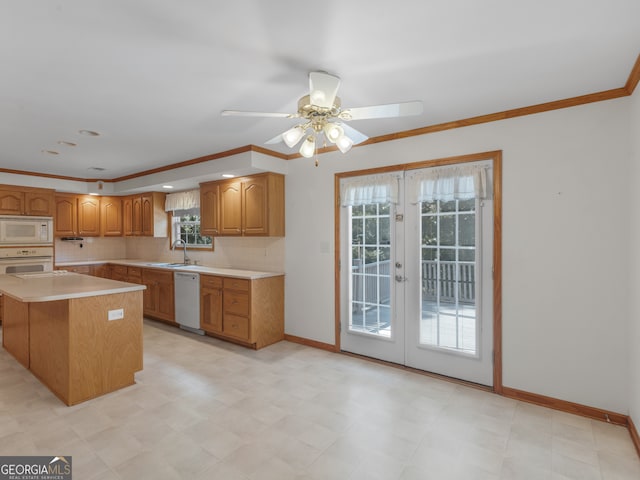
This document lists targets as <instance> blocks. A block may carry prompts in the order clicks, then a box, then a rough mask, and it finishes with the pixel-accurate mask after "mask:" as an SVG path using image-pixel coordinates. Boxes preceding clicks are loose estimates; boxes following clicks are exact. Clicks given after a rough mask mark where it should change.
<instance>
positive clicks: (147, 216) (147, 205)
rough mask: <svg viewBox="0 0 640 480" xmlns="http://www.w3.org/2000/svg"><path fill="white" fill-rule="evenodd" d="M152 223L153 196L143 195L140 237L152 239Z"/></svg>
mask: <svg viewBox="0 0 640 480" xmlns="http://www.w3.org/2000/svg"><path fill="white" fill-rule="evenodd" d="M153 221H154V217H153V196H152V195H151V194H146V193H145V194H144V195H142V235H144V236H145V237H153V231H154V228H153V227H154V224H153Z"/></svg>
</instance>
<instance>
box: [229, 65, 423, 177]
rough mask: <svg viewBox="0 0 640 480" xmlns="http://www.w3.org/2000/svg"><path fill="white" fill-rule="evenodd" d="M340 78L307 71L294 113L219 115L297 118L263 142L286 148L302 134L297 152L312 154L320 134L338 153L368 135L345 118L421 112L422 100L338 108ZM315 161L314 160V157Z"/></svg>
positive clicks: (234, 112) (402, 115) (398, 115)
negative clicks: (305, 85) (305, 84)
mask: <svg viewBox="0 0 640 480" xmlns="http://www.w3.org/2000/svg"><path fill="white" fill-rule="evenodd" d="M339 86H340V78H339V77H337V76H335V75H331V74H329V73H327V72H322V71H317V72H310V73H309V95H305V96H304V97H302V98H300V100H298V111H297V112H296V113H271V112H248V111H241V110H223V111H222V115H235V116H244V117H273V118H300V119H302V122H301V123H299V124H298V125H296V126H294V127H292V128H290V129H289V130H287V131H285V132H283V133H281V134H280V135H278V136H276V137H274V138H272V139H271V140H268V141H267V142H265V143H267V144H274V143H278V142H284V143H285V144H286V145H287V146H288V147H289V148H292V147H294V146H295V145H297V144H298V142H300V140H302V138H303V137H305V135H306V138H305V140H304V141H303V142H302V146H301V147H300V150H299V152H300V155H302V156H303V157H306V158H311V157H313V155H314V153H315V152H316V148H317V143H318V139H319V137H320V136H322V135H324V138H325V146H326V140H328V141H329V142H330V143H333V144H335V145H336V146H337V147H338V149H339V150H340V151H341V152H342V153H346V152H348V151H349V150H350V149H351V147H352V146H353V145H357V144H359V143H362V142H364V141H365V140H367V139H368V138H369V137H367V136H366V135H365V134H364V133H362V132H359V131H358V130H356V129H355V128H353V127H350V126H349V125H347V124H346V123H344V122H346V121H349V120H363V119H370V118H390V117H404V116H407V115H419V114H420V113H422V102H421V101H414V102H402V103H390V104H387V105H371V106H368V107H356V108H344V109H343V108H342V102H341V101H340V97H338V96H337V93H338V87H339ZM316 165H317V160H316Z"/></svg>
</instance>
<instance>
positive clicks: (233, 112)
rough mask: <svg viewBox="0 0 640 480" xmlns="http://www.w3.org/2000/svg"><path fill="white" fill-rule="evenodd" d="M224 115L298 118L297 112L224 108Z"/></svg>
mask: <svg viewBox="0 0 640 480" xmlns="http://www.w3.org/2000/svg"><path fill="white" fill-rule="evenodd" d="M220 114H221V115H222V116H223V117H231V116H234V117H272V118H296V117H299V116H300V115H298V114H297V113H276V112H246V111H243V110H223V111H222V112H221V113H220Z"/></svg>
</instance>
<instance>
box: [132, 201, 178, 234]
mask: <svg viewBox="0 0 640 480" xmlns="http://www.w3.org/2000/svg"><path fill="white" fill-rule="evenodd" d="M165 196H166V194H164V193H162V192H149V193H143V194H141V195H131V196H128V197H124V198H123V200H122V212H123V213H122V218H123V226H124V234H125V235H127V236H130V235H135V236H146V237H166V236H167V233H168V231H167V228H168V226H169V222H168V220H167V212H165V211H164V200H165Z"/></svg>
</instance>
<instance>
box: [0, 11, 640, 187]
mask: <svg viewBox="0 0 640 480" xmlns="http://www.w3.org/2000/svg"><path fill="white" fill-rule="evenodd" d="M639 19H640V1H638V0H537V1H528V2H524V1H513V0H483V1H478V0H395V1H389V0H382V1H381V0H349V1H345V0H342V1H337V0H324V1H323V2H317V3H316V4H313V3H311V2H301V1H299V0H298V1H292V0H272V1H265V0H233V1H229V2H223V1H212V0H184V1H181V2H177V1H175V0H94V1H87V0H39V1H38V0H22V1H4V2H1V3H0V112H1V113H0V115H1V116H2V121H1V122H0V168H5V169H15V170H21V171H30V172H39V173H47V174H54V175H64V176H71V177H76V178H103V179H113V178H118V177H121V176H125V175H129V174H132V173H136V172H141V171H145V170H148V169H151V168H155V167H160V166H164V165H170V164H174V163H178V162H181V161H184V160H188V159H192V158H196V157H200V156H204V155H208V154H212V153H217V152H223V151H226V150H229V149H233V148H236V147H240V146H244V145H248V144H255V145H261V144H263V142H265V141H266V140H268V139H270V138H272V137H274V136H275V135H277V134H278V133H281V132H282V131H284V130H285V129H287V128H288V127H289V126H291V125H292V124H293V123H295V120H290V119H269V118H237V117H221V116H220V111H221V110H223V109H237V110H258V111H274V112H294V111H295V110H296V101H297V99H298V98H299V97H300V96H302V95H305V94H306V93H307V92H308V80H307V75H308V72H309V71H310V70H325V71H328V72H330V73H333V74H337V75H338V76H340V77H341V79H342V85H341V87H340V91H339V96H340V97H341V98H342V103H343V107H344V106H347V107H358V106H365V105H371V104H380V103H393V102H400V101H409V100H422V101H423V102H424V113H423V114H422V115H420V116H416V117H407V118H403V119H385V120H360V121H357V122H356V121H354V122H351V125H352V126H353V127H355V128H357V129H358V130H360V131H362V132H364V133H366V134H367V135H369V136H378V135H383V134H386V133H392V132H397V131H402V130H408V129H412V128H418V127H423V126H427V125H434V124H438V123H442V122H447V121H451V120H459V119H463V118H468V117H472V116H476V115H482V114H488V113H493V112H499V111H503V110H508V109H512V108H517V107H523V106H529V105H533V104H537V103H543V102H548V101H553V100H558V99H564V98H568V97H573V96H578V95H583V94H588V93H594V92H598V91H603V90H608V89H613V88H618V87H622V86H623V85H624V84H625V82H626V80H627V78H628V76H629V73H630V71H631V68H632V67H633V65H634V62H635V61H636V58H637V56H638V53H640V20H639ZM80 129H89V130H95V131H98V132H100V133H101V135H100V136H99V137H93V138H92V137H86V136H82V135H80V134H78V131H79V130H80ZM58 141H69V142H75V143H77V144H78V146H77V147H68V146H64V145H59V144H58V143H57V142H58ZM43 149H45V150H46V149H53V150H58V151H59V152H60V154H59V155H57V156H54V155H49V154H44V153H42V150H43ZM272 149H274V150H279V151H282V152H287V153H291V151H290V150H288V149H287V148H286V146H284V145H282V146H275V148H272ZM92 167H100V168H104V169H105V170H104V171H103V172H97V171H94V170H91V168H92ZM0 183H2V182H0Z"/></svg>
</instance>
